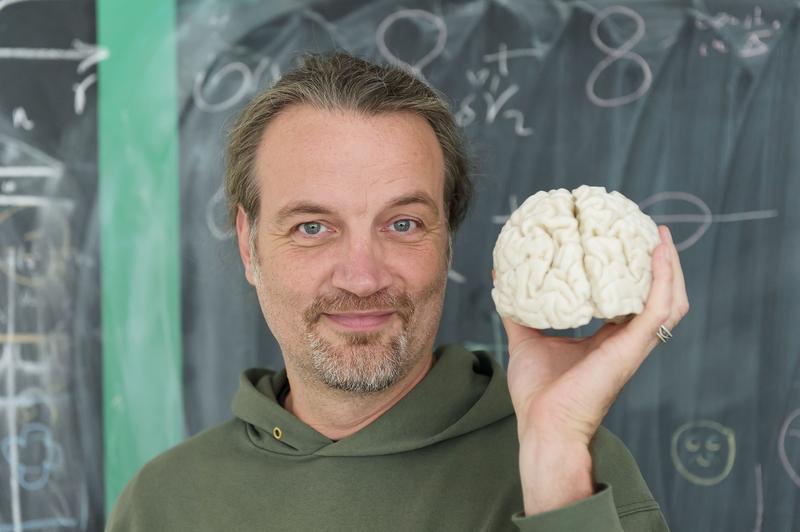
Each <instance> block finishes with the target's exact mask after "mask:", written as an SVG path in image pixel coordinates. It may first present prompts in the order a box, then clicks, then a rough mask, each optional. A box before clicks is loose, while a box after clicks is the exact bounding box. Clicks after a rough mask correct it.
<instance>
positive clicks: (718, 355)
mask: <svg viewBox="0 0 800 532" xmlns="http://www.w3.org/2000/svg"><path fill="white" fill-rule="evenodd" d="M178 6H179V12H178V35H179V40H178V60H179V63H178V65H179V89H180V101H181V106H182V107H181V116H180V143H181V153H180V173H181V201H182V206H181V217H182V218H181V231H182V314H183V322H182V327H183V342H184V401H185V404H186V405H187V407H186V421H187V426H188V430H189V432H190V433H195V432H197V431H199V430H201V429H203V428H205V427H208V426H210V425H212V424H214V423H217V422H220V421H222V420H224V419H227V418H228V417H229V416H230V413H229V408H228V404H229V400H230V397H231V395H232V393H233V391H234V389H235V387H236V386H237V375H238V373H239V371H240V370H241V369H242V368H243V367H248V366H255V365H260V366H268V367H272V368H278V367H280V366H281V365H282V359H281V355H280V351H279V350H278V348H277V344H276V343H275V341H274V339H272V337H271V336H270V334H269V331H268V330H267V328H266V327H265V324H264V322H263V318H262V316H261V312H260V310H259V308H258V305H257V301H256V298H255V295H254V292H253V290H252V289H251V287H249V286H248V285H246V283H245V281H244V275H243V271H242V267H241V265H240V264H239V258H238V254H237V252H236V249H235V239H234V238H233V233H232V232H231V229H230V227H228V226H227V225H226V222H225V204H224V197H223V194H222V189H221V185H222V174H223V159H222V149H223V146H224V135H225V132H226V130H227V128H228V127H229V125H230V123H231V120H232V118H233V117H234V116H235V115H236V113H237V112H238V111H239V110H240V109H241V108H242V107H243V106H244V104H245V103H246V101H247V100H248V99H249V98H250V97H252V96H253V95H254V94H256V93H257V92H259V91H260V90H263V89H264V88H266V87H268V86H270V85H271V84H272V83H274V81H275V80H277V79H278V78H279V77H280V75H281V72H284V71H286V69H287V68H289V67H290V66H291V65H292V64H293V63H294V61H295V60H296V59H297V57H298V55H299V54H300V53H302V52H304V51H323V50H332V49H343V50H347V51H349V52H352V53H355V54H358V55H361V56H363V57H366V58H370V59H373V60H375V61H378V62H382V63H392V64H400V65H404V66H405V67H406V68H410V69H412V70H413V71H414V72H415V73H417V74H418V75H419V76H421V77H423V78H424V79H425V80H427V82H429V83H430V84H431V85H433V86H434V87H436V88H437V89H438V90H440V91H441V92H442V93H443V94H445V95H446V97H447V99H448V100H449V102H450V104H451V106H452V108H453V111H454V112H455V114H456V117H457V120H458V123H459V125H460V126H461V127H462V128H463V131H464V133H465V135H466V137H467V138H468V141H469V144H470V150H471V153H472V155H473V158H474V161H475V163H476V167H477V171H476V174H475V179H476V186H477V197H476V201H475V204H474V208H473V209H472V211H471V213H470V215H469V217H468V219H467V221H466V223H465V224H464V227H463V229H462V230H461V231H460V233H459V234H458V235H457V238H456V240H455V256H454V262H453V265H452V270H451V271H450V274H449V282H448V288H447V298H446V303H445V310H444V317H443V321H442V324H441V329H440V332H439V336H438V340H439V342H440V343H444V342H447V343H449V342H459V343H464V344H466V345H467V346H468V347H471V348H475V349H486V350H489V351H491V352H492V353H494V354H495V356H497V357H498V359H499V360H501V361H502V362H503V363H506V362H507V354H506V352H505V337H504V332H503V330H502V327H501V325H500V322H499V320H498V318H497V316H496V315H495V313H494V310H493V305H492V302H491V298H490V289H491V275H490V270H491V251H492V247H493V244H494V241H495V239H496V237H497V234H498V233H499V230H500V227H501V226H502V224H503V223H504V222H505V220H506V218H507V216H508V214H509V212H510V211H511V210H513V209H514V208H515V207H516V206H517V205H519V204H521V202H522V201H523V200H524V199H525V198H526V197H528V196H529V195H531V194H533V193H535V192H536V191H538V190H549V189H554V188H561V187H563V188H568V189H571V188H575V187H577V186H579V185H580V184H583V183H588V184H592V185H602V186H605V187H607V188H608V189H613V190H619V191H621V192H622V193H623V194H625V195H626V196H628V197H630V198H632V199H633V200H634V201H636V202H638V203H639V205H640V207H641V208H642V209H643V210H644V211H645V212H647V213H648V214H650V215H651V216H653V218H654V219H655V220H656V221H657V222H658V223H664V224H667V225H668V226H669V227H670V228H671V230H672V232H673V234H674V235H675V239H676V242H677V243H678V247H679V250H680V251H681V260H682V263H683V267H684V270H685V274H686V279H687V285H688V292H689V296H690V301H691V305H692V310H691V312H690V314H689V315H688V317H687V318H686V319H685V320H684V322H683V323H681V324H680V326H679V327H677V329H676V330H675V331H674V332H675V338H674V340H672V341H671V342H670V343H669V344H668V345H665V346H661V347H659V348H657V349H656V351H655V352H654V353H653V354H652V356H651V357H650V358H649V359H648V360H647V361H646V362H645V364H644V365H643V367H642V368H641V370H640V371H639V372H638V374H637V375H636V376H635V377H634V379H633V380H632V381H631V382H630V383H629V384H628V385H627V387H626V388H625V390H624V391H623V393H622V394H621V396H620V397H619V399H618V401H617V403H616V405H615V406H614V408H613V409H612V411H611V412H610V413H609V415H608V417H607V419H606V424H607V426H609V428H611V429H612V430H613V431H615V432H616V433H617V434H619V435H620V436H621V437H622V438H623V440H624V441H625V442H626V443H627V444H628V446H629V447H630V448H631V450H632V452H633V453H634V455H635V456H636V458H637V460H638V462H639V464H640V466H641V469H642V471H643V474H644V476H645V478H646V479H647V481H648V483H649V485H650V487H651V489H652V491H653V493H654V495H655V496H656V498H657V499H658V501H659V502H660V503H661V504H662V507H663V509H664V512H665V515H666V516H667V519H668V522H669V523H670V525H671V527H672V528H673V529H674V530H678V531H690V532H707V531H709V530H725V531H748V532H749V531H773V530H775V531H778V530H780V531H783V530H786V531H788V530H800V337H798V335H796V334H794V328H795V326H792V323H795V321H796V319H797V316H798V315H800V212H799V210H798V209H797V208H796V201H797V198H800V127H798V126H799V125H800V105H797V101H798V97H800V63H798V61H797V57H800V7H798V5H797V4H795V3H794V2H788V1H786V2H769V3H766V2H763V3H759V2H752V1H748V2H730V1H725V2H722V1H717V2H701V1H697V2H688V1H684V2H680V1H655V2H618V3H610V2H593V3H591V4H585V3H578V2H558V1H555V2H549V1H534V2H525V3H524V5H522V4H519V5H518V4H516V3H510V2H478V1H470V2H446V1H445V2H441V1H440V2H421V1H412V2H403V3H397V2H389V1H370V2H367V1H366V0H356V1H348V2H313V3H312V2H297V3H292V4H288V3H283V4H280V3H279V4H274V5H273V4H270V6H269V7H266V6H264V5H262V4H261V3H256V2H253V3H248V2H242V3H236V4H235V5H231V4H229V3H226V2H195V1H181V2H179V3H178ZM596 327H597V324H596V323H592V324H590V325H589V326H587V327H584V328H582V329H581V330H578V331H575V334H578V335H586V334H589V333H591V332H592V331H593V330H594V329H595V328H596ZM487 452H491V450H490V449H487Z"/></svg>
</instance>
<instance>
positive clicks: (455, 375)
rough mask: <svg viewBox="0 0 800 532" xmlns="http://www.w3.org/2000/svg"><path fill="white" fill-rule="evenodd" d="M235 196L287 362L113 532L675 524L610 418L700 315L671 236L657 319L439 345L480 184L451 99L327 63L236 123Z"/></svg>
mask: <svg viewBox="0 0 800 532" xmlns="http://www.w3.org/2000/svg"><path fill="white" fill-rule="evenodd" d="M226 185H227V192H228V196H229V199H230V202H231V218H232V221H234V223H235V225H236V231H237V235H238V241H239V252H240V254H241V258H242V262H243V264H244V268H245V272H246V276H247V280H248V282H250V283H251V284H252V285H254V286H255V287H256V291H257V294H258V299H259V302H260V305H261V309H262V311H263V314H264V318H265V319H266V322H267V324H268V325H269V327H270V329H271V331H272V333H273V335H274V336H275V338H276V339H277V340H278V343H279V344H280V346H281V350H282V354H283V357H284V361H285V366H286V367H285V370H283V371H281V372H277V373H275V372H272V371H268V370H248V371H246V372H245V373H244V375H243V376H242V381H241V388H240V390H239V392H238V393H237V395H236V397H235V399H234V403H233V411H234V414H235V415H236V418H235V419H233V420H231V421H229V422H228V423H225V424H223V425H221V426H219V427H215V428H212V429H210V430H208V431H206V432H203V433H201V434H199V435H197V436H195V437H193V438H191V439H189V440H188V441H186V442H184V443H183V444H181V445H179V446H178V447H176V448H174V449H172V450H170V451H168V452H167V453H165V454H163V455H161V456H159V457H157V458H156V459H155V460H153V461H152V462H150V463H149V464H148V465H146V466H145V467H144V468H143V469H142V470H141V471H140V472H139V473H138V474H137V475H136V477H135V478H134V479H133V480H132V481H131V482H130V483H129V485H128V486H127V487H126V489H125V492H124V493H123V494H122V496H121V498H120V501H119V502H118V503H117V506H116V508H115V511H114V513H113V514H112V516H111V519H110V521H109V527H108V528H109V530H112V531H122V530H136V531H139V530H141V531H145V530H147V531H156V530H194V531H203V530H237V531H245V530H273V529H274V530H282V531H285V530H348V531H360V530H415V531H416V530H436V531H446V530H453V531H456V530H457V531H472V530H491V531H494V530H515V529H519V530H531V531H533V530H548V531H561V530H564V531H575V530H592V531H621V530H626V531H636V532H641V531H663V530H666V524H665V523H664V520H663V516H662V514H661V512H660V510H659V508H658V505H657V504H656V503H655V501H653V499H652V496H651V495H650V493H649V491H648V489H647V486H646V485H645V483H644V481H643V479H642V478H641V475H640V474H639V471H638V468H637V466H636V464H635V462H634V460H633V458H632V457H631V456H630V454H629V453H628V452H627V450H626V449H625V448H624V446H623V445H622V444H621V443H620V442H619V440H617V439H616V438H615V437H614V436H612V435H611V434H610V433H609V432H608V431H606V430H605V429H603V428H602V427H600V422H601V421H602V419H603V416H604V415H605V413H606V412H607V410H608V408H609V407H610V405H611V403H612V402H613V400H614V398H615V397H616V395H617V394H618V392H619V391H620V389H621V388H622V386H623V385H624V383H625V382H626V381H627V380H628V379H629V378H630V377H631V375H632V374H633V373H634V372H635V370H636V369H637V367H638V366H639V365H640V364H641V362H642V361H643V360H644V358H645V357H646V356H647V354H648V353H649V352H650V351H651V350H652V349H653V348H654V347H655V346H656V345H657V344H658V341H659V340H658V336H657V333H658V331H659V328H660V327H661V326H664V327H666V328H672V327H674V326H675V325H676V324H677V323H678V321H680V319H681V318H682V317H683V315H684V314H685V313H686V312H687V311H688V302H687V299H686V292H685V289H684V285H683V277H682V274H681V270H680V264H679V261H678V255H677V252H676V250H675V247H674V246H673V244H672V242H671V240H670V237H669V233H668V231H667V230H666V228H665V227H662V228H660V232H661V238H662V243H661V244H660V245H659V246H658V248H656V250H655V252H654V255H653V273H654V279H653V284H652V289H651V292H650V295H649V298H648V301H647V305H646V308H645V310H644V312H643V313H642V314H641V315H639V316H637V317H635V318H634V319H632V320H631V321H629V322H628V323H626V324H609V325H606V326H604V327H603V328H602V329H600V331H599V332H598V333H597V334H595V335H594V336H592V337H590V338H586V339H583V340H580V341H574V340H569V339H563V338H555V337H547V336H545V335H543V334H541V333H540V332H538V331H536V330H532V329H528V328H525V327H522V326H520V325H518V324H515V323H513V322H511V321H508V320H506V321H504V325H505V327H506V331H507V333H508V338H509V359H510V362H509V367H508V379H507V381H506V377H505V375H504V374H503V371H502V368H500V367H499V366H498V365H497V364H496V362H494V360H493V359H492V358H491V357H490V356H489V355H487V354H486V353H470V352H468V351H466V350H465V349H463V348H461V347H458V346H450V347H446V348H443V349H438V350H436V351H434V345H433V344H434V339H435V336H436V330H437V327H438V324H439V319H440V316H441V311H442V305H443V301H444V292H445V285H446V281H447V271H448V264H449V261H450V254H451V235H452V233H453V232H454V231H455V230H456V228H457V227H458V224H459V223H460V222H461V221H462V219H463V217H464V215H465V212H466V208H467V205H468V202H469V199H470V196H471V191H472V187H471V185H470V182H469V178H468V176H467V164H466V159H465V156H464V152H463V148H462V145H461V142H460V140H459V137H458V133H457V129H456V127H455V125H454V123H453V120H452V117H451V115H450V113H449V112H448V110H447V108H446V106H445V105H444V104H443V103H442V101H441V99H440V98H439V97H438V96H437V95H436V94H435V93H434V92H433V91H432V90H431V89H430V88H429V87H427V86H426V85H425V84H423V83H422V82H420V81H418V80H416V79H414V78H413V77H412V76H410V75H408V74H407V73H405V72H403V71H400V70H397V69H388V68H383V67H379V66H376V65H372V64H370V63H367V62H365V61H362V60H359V59H356V58H353V57H350V56H348V55H345V54H333V55H328V56H308V57H306V59H305V61H304V63H303V65H302V66H300V67H298V68H296V69H294V70H293V71H291V72H289V73H287V74H286V75H285V76H284V77H283V78H282V79H281V81H280V82H278V83H277V84H276V85H275V86H274V87H273V88H271V89H269V90H268V91H266V92H265V93H263V94H261V95H260V96H258V97H257V98H255V99H254V100H253V101H252V102H251V103H250V105H249V106H248V107H247V108H246V109H245V110H244V111H243V113H242V115H241V116H240V118H239V121H238V122H237V123H236V125H235V126H234V128H233V130H232V133H231V137H230V143H229V149H228V171H227V176H226Z"/></svg>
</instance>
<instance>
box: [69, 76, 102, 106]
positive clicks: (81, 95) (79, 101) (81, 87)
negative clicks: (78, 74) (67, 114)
mask: <svg viewBox="0 0 800 532" xmlns="http://www.w3.org/2000/svg"><path fill="white" fill-rule="evenodd" d="M96 81H97V75H95V74H89V75H88V76H86V78H84V79H83V81H81V82H80V83H76V84H75V85H73V86H72V90H73V91H74V92H75V99H74V100H73V101H74V103H73V108H74V109H75V114H76V115H80V114H83V110H84V108H85V107H86V89H88V88H89V87H91V86H92V85H93V84H94V83H95V82H96Z"/></svg>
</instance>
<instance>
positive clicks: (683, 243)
mask: <svg viewBox="0 0 800 532" xmlns="http://www.w3.org/2000/svg"><path fill="white" fill-rule="evenodd" d="M671 200H677V201H684V202H686V203H689V204H691V205H694V206H696V207H697V208H698V209H699V210H700V214H654V215H651V216H650V217H651V218H653V220H654V221H655V222H656V223H658V224H681V223H696V224H699V227H698V228H697V230H695V232H694V233H692V234H691V235H689V236H688V237H687V238H686V239H684V240H680V241H678V242H676V244H675V247H676V248H677V249H678V251H684V250H686V249H689V248H690V247H692V246H693V245H695V244H696V243H697V242H698V241H699V240H700V238H701V237H702V236H703V235H704V234H705V233H706V231H708V228H709V227H711V224H712V223H731V222H744V221H750V220H764V219H768V218H775V217H777V216H778V211H776V210H774V209H769V210H760V211H746V212H735V213H729V214H711V209H710V208H709V207H708V205H707V204H706V202H704V201H703V200H702V199H700V198H699V197H697V196H695V195H694V194H690V193H688V192H680V191H668V192H658V193H656V194H653V195H652V196H650V197H648V198H645V199H644V200H642V201H641V202H640V203H639V208H640V209H641V210H642V211H645V212H647V211H646V209H648V208H649V207H652V206H653V205H656V204H658V203H661V202H662V201H671Z"/></svg>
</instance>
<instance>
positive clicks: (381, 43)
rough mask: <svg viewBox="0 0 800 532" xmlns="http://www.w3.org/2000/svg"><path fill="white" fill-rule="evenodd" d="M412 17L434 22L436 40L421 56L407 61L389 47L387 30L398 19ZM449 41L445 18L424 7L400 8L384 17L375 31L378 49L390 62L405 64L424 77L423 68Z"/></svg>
mask: <svg viewBox="0 0 800 532" xmlns="http://www.w3.org/2000/svg"><path fill="white" fill-rule="evenodd" d="M403 19H410V20H413V21H415V22H417V23H418V22H419V21H426V22H429V23H431V24H433V25H434V26H435V28H436V42H435V43H434V45H433V47H432V48H431V49H430V50H429V51H428V52H427V53H426V54H425V55H423V56H422V57H421V58H419V59H417V60H416V61H414V62H413V63H407V62H405V61H403V60H402V59H400V58H399V57H397V56H396V55H395V54H394V53H393V52H392V51H391V50H389V47H388V46H387V45H386V32H387V31H388V30H389V28H390V27H391V26H392V25H393V24H394V23H395V22H397V21H398V20H403ZM446 43H447V25H446V24H445V22H444V20H443V19H442V18H441V17H439V16H437V15H434V14H433V13H431V12H429V11H425V10H424V9H400V10H398V11H396V12H394V13H392V14H391V15H389V16H388V17H386V18H384V19H383V20H382V21H381V23H380V24H378V29H377V31H376V33H375V44H376V45H377V46H378V51H380V53H381V55H382V56H383V57H384V58H385V59H386V60H387V61H389V62H390V63H392V64H394V65H398V66H405V67H407V68H409V69H411V71H412V72H414V74H416V75H417V76H420V77H424V76H423V74H422V69H423V68H425V67H426V66H428V65H429V64H431V63H432V62H433V61H434V60H435V59H436V58H437V57H439V55H440V54H441V53H442V52H443V51H444V47H445V44H446Z"/></svg>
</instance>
